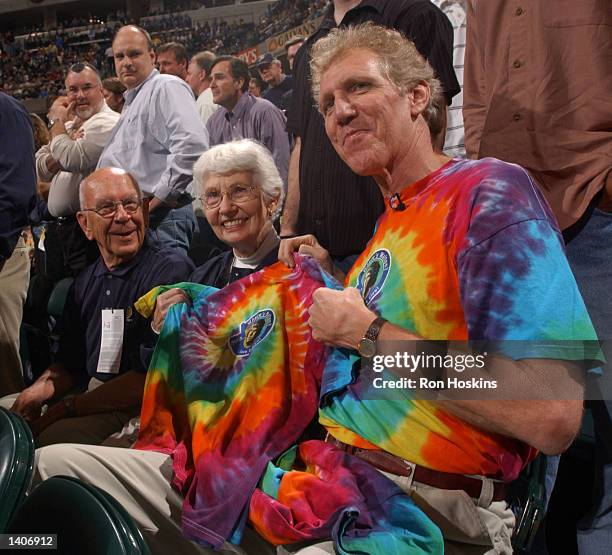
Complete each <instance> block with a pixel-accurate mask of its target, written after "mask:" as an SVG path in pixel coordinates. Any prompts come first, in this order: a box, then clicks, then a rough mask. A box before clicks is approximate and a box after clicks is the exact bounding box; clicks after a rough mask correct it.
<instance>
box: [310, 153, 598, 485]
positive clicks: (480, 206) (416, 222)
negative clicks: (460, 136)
mask: <svg viewBox="0 0 612 555" xmlns="http://www.w3.org/2000/svg"><path fill="white" fill-rule="evenodd" d="M400 198H401V202H402V203H403V205H404V207H405V208H404V209H403V210H398V209H393V208H392V207H391V206H390V205H389V203H387V207H386V211H385V212H384V214H383V215H382V216H381V217H380V219H379V221H378V224H377V228H376V231H375V234H374V236H373V238H372V239H371V240H370V242H369V243H368V245H367V247H366V249H365V251H364V252H363V253H362V254H361V256H360V257H359V258H358V259H357V261H356V262H355V265H354V266H353V268H352V269H351V271H350V272H349V274H348V276H347V279H346V285H347V286H351V287H357V288H358V289H359V290H360V291H361V293H362V295H363V297H364V300H365V303H366V304H367V306H368V307H369V308H371V309H372V310H373V311H374V312H376V313H377V314H379V315H380V316H383V317H384V318H386V319H387V320H389V321H390V322H392V323H394V324H396V325H398V326H401V327H403V328H406V329H407V330H410V331H411V332H413V333H415V334H416V335H418V336H420V337H423V338H426V339H438V340H466V339H470V340H476V339H479V340H522V341H529V342H530V343H528V344H524V345H525V348H527V347H528V352H525V353H524V356H515V357H514V358H551V359H563V360H584V359H591V358H596V357H591V356H590V355H589V354H588V353H585V347H584V345H581V343H580V342H581V341H582V340H584V341H593V340H596V335H595V332H594V330H593V327H592V325H591V321H590V319H589V316H588V314H587V311H586V308H585V306H584V303H583V301H582V298H581V296H580V293H579V291H578V288H577V286H576V282H575V280H574V277H573V275H572V273H571V271H570V269H569V266H568V263H567V260H566V258H565V254H564V251H563V243H562V239H561V235H560V233H559V230H558V228H557V226H556V224H555V223H554V219H553V217H552V215H551V213H550V210H549V208H548V206H547V205H546V202H545V201H544V200H543V197H542V196H541V194H540V193H539V192H538V191H537V189H536V187H535V186H534V184H533V182H532V181H531V179H530V178H529V176H528V174H527V173H526V172H525V171H524V170H523V169H522V168H520V167H519V166H516V165H513V164H507V163H504V162H501V161H499V160H495V159H491V158H489V159H484V160H479V161H468V160H452V161H450V162H448V163H447V164H445V165H444V166H442V167H441V168H440V169H438V170H437V171H435V172H433V173H432V174H430V175H428V176H427V177H425V178H423V179H422V180H420V181H418V182H416V183H413V184H411V185H409V186H408V187H406V188H405V189H404V190H403V191H402V192H401V193H400ZM396 208H397V206H396ZM535 340H537V341H538V343H534V342H533V341H535ZM546 340H548V344H547V342H546ZM565 340H569V341H568V342H567V344H565V343H563V342H564V341H565ZM577 340H578V341H577ZM517 343H519V344H520V342H517ZM587 350H588V349H587ZM356 359H357V357H355V356H352V355H351V356H350V357H349V359H348V360H346V361H344V362H345V364H342V362H340V363H338V357H335V359H334V357H332V360H330V362H329V364H328V368H326V371H325V373H324V378H323V384H322V400H323V402H322V408H321V410H320V421H321V423H322V424H324V425H325V426H326V427H327V429H328V430H329V431H330V432H331V434H332V435H333V436H335V437H336V438H338V439H339V440H341V441H343V442H345V443H349V444H353V445H358V446H361V447H364V448H375V447H378V448H381V449H384V450H386V451H388V452H391V453H393V454H395V455H398V456H400V457H402V458H404V459H406V460H409V461H412V462H414V463H416V464H419V465H423V466H425V467H428V468H432V469H435V470H439V471H443V472H453V473H464V474H481V475H486V476H491V477H496V478H500V479H503V480H512V479H514V478H515V477H516V476H517V475H518V473H519V472H520V470H521V468H522V467H523V466H524V464H525V463H526V461H528V460H529V458H530V457H531V456H533V454H534V451H533V449H531V448H529V447H528V446H527V445H526V444H524V443H522V442H520V441H517V440H514V439H511V438H508V437H503V436H500V435H497V434H494V433H489V432H485V431H483V430H481V429H478V428H476V427H474V426H472V425H470V424H468V423H466V422H464V421H462V420H461V419H459V418H457V417H455V416H453V415H451V414H450V413H448V412H445V411H442V410H441V409H440V408H439V407H438V406H437V405H436V404H435V403H434V402H430V401H423V400H413V396H414V395H413V393H414V392H411V391H410V390H405V391H404V392H403V393H402V395H405V398H403V399H398V391H397V390H395V391H394V392H393V399H385V400H380V399H381V395H383V393H381V392H378V393H376V394H375V395H372V383H371V380H370V383H365V382H366V380H365V379H364V380H362V381H360V380H359V377H357V378H353V376H352V372H357V373H358V370H356V369H357V368H358V364H354V362H355V360H356ZM334 365H335V366H334ZM508 418H512V415H511V414H509V415H508Z"/></svg>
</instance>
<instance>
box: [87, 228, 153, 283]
mask: <svg viewBox="0 0 612 555" xmlns="http://www.w3.org/2000/svg"><path fill="white" fill-rule="evenodd" d="M150 248H151V240H150V239H149V235H148V233H147V234H145V240H144V242H143V244H142V247H140V250H139V251H138V252H137V253H136V256H135V257H134V258H132V259H130V260H128V261H127V262H124V263H123V264H119V266H117V267H116V268H113V269H112V270H110V269H109V268H108V267H107V266H106V264H105V263H104V260H103V259H102V257H101V256H100V258H99V259H98V262H97V263H96V269H95V270H94V277H104V276H109V275H111V276H118V277H124V276H126V275H127V274H129V273H130V272H131V271H132V270H133V269H134V268H135V267H137V266H139V265H140V262H141V261H142V258H143V257H144V256H145V253H146V251H148V250H149V249H150Z"/></svg>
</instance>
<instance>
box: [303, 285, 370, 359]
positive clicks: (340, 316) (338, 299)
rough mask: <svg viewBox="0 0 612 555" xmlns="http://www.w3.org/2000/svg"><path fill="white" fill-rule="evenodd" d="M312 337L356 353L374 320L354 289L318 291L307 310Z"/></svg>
mask: <svg viewBox="0 0 612 555" xmlns="http://www.w3.org/2000/svg"><path fill="white" fill-rule="evenodd" d="M308 313H309V315H310V318H309V319H308V324H309V325H310V328H311V329H312V337H313V338H314V339H316V340H317V341H321V342H323V343H325V344H326V345H331V346H332V347H348V348H349V349H356V348H357V345H358V344H359V341H360V340H361V339H362V338H363V336H364V335H365V332H366V331H367V330H368V327H369V326H370V324H371V323H372V322H373V321H374V320H375V319H376V314H375V313H374V312H372V311H371V310H370V309H369V308H368V307H367V306H366V305H365V303H364V302H363V299H362V298H361V294H360V293H359V291H358V290H357V289H355V288H354V287H347V288H346V289H344V290H342V291H336V290H334V289H327V288H325V287H321V288H319V289H317V290H316V291H315V292H314V294H313V296H312V305H311V306H310V308H309V309H308Z"/></svg>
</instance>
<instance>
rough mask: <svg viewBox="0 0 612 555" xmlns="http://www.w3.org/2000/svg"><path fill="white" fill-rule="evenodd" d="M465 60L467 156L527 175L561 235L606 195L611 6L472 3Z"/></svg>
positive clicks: (611, 153)
mask: <svg viewBox="0 0 612 555" xmlns="http://www.w3.org/2000/svg"><path fill="white" fill-rule="evenodd" d="M465 63H466V65H465V73H464V102H463V117H464V120H465V146H466V150H467V154H468V156H469V157H471V158H484V157H486V156H494V157H496V158H500V159H502V160H506V161H508V162H515V163H517V164H520V165H521V166H523V167H525V168H526V169H528V170H529V171H530V172H531V174H532V175H533V176H534V178H535V179H536V181H537V182H538V183H539V184H540V186H541V187H542V189H543V191H544V194H545V195H546V196H547V198H548V201H549V202H550V204H551V206H552V208H553V210H554V212H555V215H556V216H557V219H558V220H559V224H560V226H561V227H562V228H566V227H568V226H570V225H571V224H573V223H574V222H575V221H576V220H577V219H578V218H580V216H581V215H582V214H583V213H584V211H585V210H586V208H587V206H588V205H589V203H590V202H591V200H592V199H593V197H594V196H595V195H596V194H597V193H598V192H599V191H600V190H601V189H602V188H603V187H604V186H605V187H606V191H607V194H608V196H610V193H611V189H612V177H611V175H612V174H611V173H610V168H611V167H612V8H611V4H610V0H580V1H579V2H577V1H576V0H555V2H547V1H544V0H468V14H467V48H466V54H465ZM606 183H607V184H606Z"/></svg>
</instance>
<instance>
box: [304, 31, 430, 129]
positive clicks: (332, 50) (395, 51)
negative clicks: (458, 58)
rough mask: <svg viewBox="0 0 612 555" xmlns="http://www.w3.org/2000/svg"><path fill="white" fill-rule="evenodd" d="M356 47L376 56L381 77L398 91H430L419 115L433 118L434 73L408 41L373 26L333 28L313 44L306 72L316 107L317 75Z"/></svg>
mask: <svg viewBox="0 0 612 555" xmlns="http://www.w3.org/2000/svg"><path fill="white" fill-rule="evenodd" d="M356 48H362V49H366V50H369V51H370V52H372V54H374V55H375V56H376V57H378V59H379V66H380V70H381V73H382V74H383V76H384V77H385V78H386V79H387V80H388V81H389V82H391V83H393V84H394V85H395V86H396V87H398V88H399V89H400V90H401V91H402V92H410V91H412V90H413V89H414V88H415V87H416V86H417V85H418V84H419V83H421V82H426V83H427V84H428V85H429V88H430V100H429V105H428V107H427V110H426V112H425V113H424V114H423V116H424V117H425V119H427V120H429V118H430V117H434V116H435V112H436V111H437V108H436V106H435V105H434V102H433V100H434V99H435V98H439V95H440V94H441V90H442V86H441V85H440V81H438V79H436V77H435V74H434V70H433V69H432V67H431V66H430V65H429V63H428V62H427V60H426V59H425V58H423V56H421V54H420V53H419V51H418V50H417V49H416V46H415V45H414V43H413V42H412V41H410V40H408V39H407V38H405V37H404V36H403V35H402V34H401V33H400V32H398V31H394V30H393V29H388V28H386V27H381V26H380V25H374V24H373V23H363V24H361V25H356V26H354V27H344V28H336V29H333V30H332V31H331V32H330V33H329V34H328V35H327V36H325V37H323V38H322V39H319V40H318V41H317V42H316V43H315V44H314V46H313V47H312V52H311V62H310V69H311V72H312V95H313V97H314V99H315V101H316V103H317V105H318V104H319V91H320V87H321V75H323V73H325V71H327V69H328V68H329V67H330V66H331V64H332V63H333V62H335V61H337V60H339V59H341V58H343V57H344V56H347V55H348V54H350V53H351V52H352V51H354V50H355V49H356Z"/></svg>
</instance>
